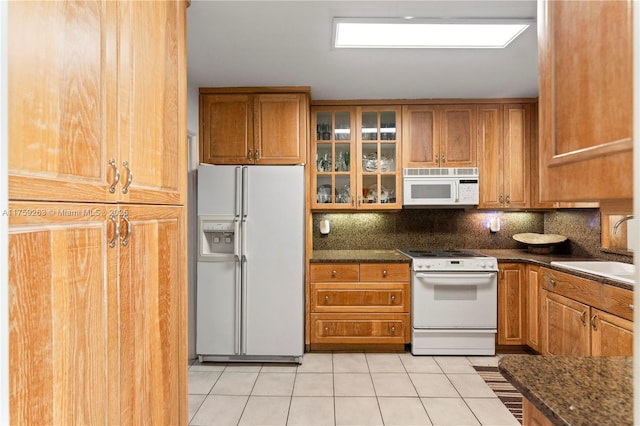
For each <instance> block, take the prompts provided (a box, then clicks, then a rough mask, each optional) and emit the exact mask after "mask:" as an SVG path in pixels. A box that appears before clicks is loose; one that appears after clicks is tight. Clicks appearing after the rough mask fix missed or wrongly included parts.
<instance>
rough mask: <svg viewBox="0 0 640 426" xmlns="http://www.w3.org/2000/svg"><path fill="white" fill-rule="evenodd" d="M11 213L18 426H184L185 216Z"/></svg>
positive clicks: (103, 210)
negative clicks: (143, 425)
mask: <svg viewBox="0 0 640 426" xmlns="http://www.w3.org/2000/svg"><path fill="white" fill-rule="evenodd" d="M8 212H9V214H10V217H9V316H10V324H11V328H10V330H9V341H10V342H9V348H10V352H9V366H10V377H9V383H10V389H9V398H10V410H11V412H10V417H11V421H12V424H52V425H63V424H64V425H66V424H92V425H94V424H95V425H100V424H182V423H185V422H186V419H187V411H186V410H187V401H186V396H187V382H186V372H187V371H186V365H187V353H186V344H183V343H182V342H185V343H186V338H184V333H186V327H187V325H186V324H187V323H186V283H185V277H186V270H185V267H186V262H184V257H183V256H184V252H183V250H182V247H184V246H185V244H184V241H185V240H184V238H185V235H184V231H183V229H184V212H183V208H182V207H172V206H139V205H136V206H133V205H115V204H114V205H102V204H100V205H98V204H72V203H11V204H10V207H9V210H8ZM112 214H113V215H112ZM125 214H126V215H125ZM127 221H128V223H129V224H130V225H128V224H127ZM116 225H117V226H120V229H121V233H120V234H119V235H116V233H115V229H116Z"/></svg>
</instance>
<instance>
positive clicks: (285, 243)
mask: <svg viewBox="0 0 640 426" xmlns="http://www.w3.org/2000/svg"><path fill="white" fill-rule="evenodd" d="M197 186H198V236H199V238H198V245H199V249H198V250H199V251H198V266H197V294H196V353H197V355H198V357H199V359H200V361H264V362H269V361H274V362H277V361H293V362H298V363H299V362H301V359H302V354H303V352H304V258H305V257H304V254H305V251H304V250H305V244H304V167H303V166H218V165H200V166H199V167H198V176H197Z"/></svg>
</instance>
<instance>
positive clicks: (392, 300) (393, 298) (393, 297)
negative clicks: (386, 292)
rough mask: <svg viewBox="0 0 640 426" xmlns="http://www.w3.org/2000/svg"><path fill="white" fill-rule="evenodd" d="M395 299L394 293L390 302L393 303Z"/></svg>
mask: <svg viewBox="0 0 640 426" xmlns="http://www.w3.org/2000/svg"><path fill="white" fill-rule="evenodd" d="M395 301H396V296H395V295H391V303H394V302H395Z"/></svg>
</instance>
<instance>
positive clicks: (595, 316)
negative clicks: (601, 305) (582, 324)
mask: <svg viewBox="0 0 640 426" xmlns="http://www.w3.org/2000/svg"><path fill="white" fill-rule="evenodd" d="M596 318H598V314H593V315H591V321H590V322H591V328H593V330H594V331H598V326H597V325H596Z"/></svg>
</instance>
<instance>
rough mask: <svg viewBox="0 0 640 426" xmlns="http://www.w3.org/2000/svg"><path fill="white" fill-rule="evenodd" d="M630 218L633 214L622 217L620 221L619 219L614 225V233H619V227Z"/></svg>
mask: <svg viewBox="0 0 640 426" xmlns="http://www.w3.org/2000/svg"><path fill="white" fill-rule="evenodd" d="M629 219H633V215H628V216H625V217H623V218H622V219H620V220H619V221H617V222H616V223H615V225H613V234H614V235H615V234H617V233H618V228H619V227H620V225H622V224H623V223H624V222H626V221H628V220H629Z"/></svg>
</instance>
